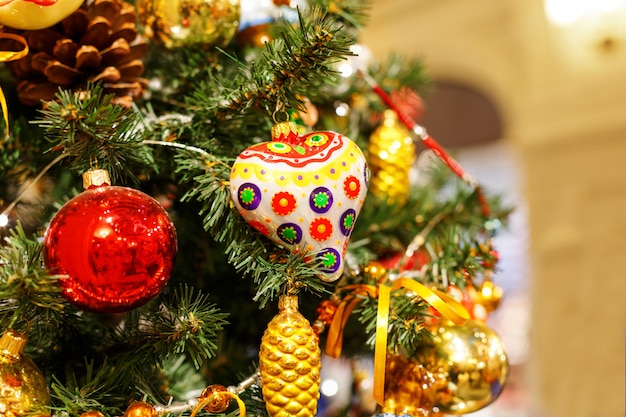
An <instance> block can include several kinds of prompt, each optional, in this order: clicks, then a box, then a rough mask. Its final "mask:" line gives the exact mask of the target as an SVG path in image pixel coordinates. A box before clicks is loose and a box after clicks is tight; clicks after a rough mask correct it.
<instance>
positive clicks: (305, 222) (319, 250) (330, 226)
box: [230, 122, 369, 281]
mask: <svg viewBox="0 0 626 417" xmlns="http://www.w3.org/2000/svg"><path fill="white" fill-rule="evenodd" d="M368 178H369V171H368V168H367V162H366V160H365V156H364V155H363V152H362V151H361V149H359V147H358V146H357V145H356V144H355V143H354V142H353V141H352V140H350V139H349V138H348V137H346V136H343V135H341V134H339V133H336V132H331V131H320V132H311V133H306V134H303V135H300V134H298V132H297V128H296V126H295V125H294V124H293V123H291V122H285V123H279V124H277V125H275V126H274V128H273V129H272V141H271V142H263V143H259V144H256V145H253V146H250V147H249V148H247V149H246V150H244V151H243V152H242V153H241V154H240V155H239V156H238V157H237V159H236V160H235V163H234V164H233V167H232V170H231V174H230V190H231V197H232V200H233V202H234V204H235V206H236V207H237V209H238V210H239V213H241V215H242V216H243V217H244V219H246V221H247V222H248V224H250V225H251V226H252V227H253V228H255V229H256V230H257V231H259V232H260V233H262V234H263V235H265V236H267V237H269V238H270V239H271V240H272V241H274V242H275V243H276V244H278V245H281V246H284V247H286V248H289V249H290V250H291V251H292V252H293V253H299V252H301V251H306V252H307V253H312V254H315V256H316V257H317V259H318V260H319V262H320V278H322V279H323V280H325V281H335V280H337V279H338V278H339V277H340V276H341V274H342V273H343V269H344V263H345V255H346V251H347V248H348V241H349V239H350V235H351V234H352V230H353V228H354V223H355V221H356V218H357V216H358V214H359V212H360V211H361V207H362V206H363V202H364V201H365V196H366V195H367V184H368Z"/></svg>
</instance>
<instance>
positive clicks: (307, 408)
mask: <svg viewBox="0 0 626 417" xmlns="http://www.w3.org/2000/svg"><path fill="white" fill-rule="evenodd" d="M278 309H279V312H278V314H277V315H276V316H274V318H273V319H272V320H271V321H270V323H269V324H268V326H267V329H266V330H265V333H264V334H263V339H262V341H261V350H260V352H259V362H260V363H259V365H260V374H261V386H262V389H263V398H264V400H265V404H266V408H267V411H268V413H269V415H270V416H271V417H288V416H298V417H313V416H315V414H316V412H317V400H318V399H319V396H320V394H319V387H320V370H321V362H320V355H321V352H320V347H319V340H318V338H317V335H316V334H315V332H314V331H313V328H312V327H311V324H310V323H309V321H308V320H307V319H306V318H304V316H303V315H302V314H300V312H299V311H298V298H297V297H296V296H291V295H285V296H281V297H280V299H279V302H278Z"/></svg>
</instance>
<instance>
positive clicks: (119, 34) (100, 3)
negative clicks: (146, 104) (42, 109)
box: [0, 0, 148, 106]
mask: <svg viewBox="0 0 626 417" xmlns="http://www.w3.org/2000/svg"><path fill="white" fill-rule="evenodd" d="M136 22H137V18H136V10H135V7H134V6H133V5H132V4H130V3H127V2H125V1H123V0H87V1H85V3H84V4H83V5H82V6H81V8H80V9H78V10H77V11H76V12H74V13H72V14H71V15H70V16H68V17H67V18H65V19H64V20H63V21H62V22H60V23H59V24H57V25H55V26H52V27H50V28H47V29H42V30H34V31H15V30H13V29H9V28H3V29H2V30H3V31H7V32H9V31H11V32H12V33H17V34H19V35H21V36H23V37H24V38H25V39H26V41H27V42H28V45H29V48H30V51H29V53H28V55H27V56H26V57H24V58H22V59H19V60H17V61H13V62H9V63H7V66H8V67H9V68H10V69H11V71H12V72H13V75H14V76H15V78H16V81H17V92H18V96H19V99H20V101H22V102H23V103H24V104H26V105H29V106H37V105H40V104H41V101H42V100H43V101H49V100H52V99H54V96H55V94H56V93H57V92H58V91H59V87H61V88H63V89H71V90H74V91H80V90H84V89H85V88H86V86H87V83H88V82H98V81H99V82H102V87H103V89H104V91H105V93H107V94H114V95H115V99H114V102H116V103H119V104H123V105H126V106H130V104H131V103H132V102H133V100H134V99H135V98H138V97H140V96H141V95H142V93H143V92H144V90H145V88H146V87H147V80H145V79H143V78H141V77H140V76H141V75H142V74H143V71H144V66H143V62H142V61H141V58H142V57H143V56H144V55H145V54H146V53H147V52H148V45H147V44H146V42H145V41H144V40H143V39H142V38H141V36H140V35H139V34H138V32H137V25H136ZM1 46H2V45H0V47H1Z"/></svg>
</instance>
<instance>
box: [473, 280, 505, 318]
mask: <svg viewBox="0 0 626 417" xmlns="http://www.w3.org/2000/svg"><path fill="white" fill-rule="evenodd" d="M503 295H504V291H503V290H502V288H500V287H499V286H497V285H496V284H494V283H493V282H492V281H491V280H486V281H484V282H483V283H482V284H481V285H480V288H479V289H478V291H477V294H476V303H477V304H480V305H482V306H484V307H485V310H487V312H488V313H491V312H492V311H495V310H496V309H497V308H498V306H500V301H502V296H503Z"/></svg>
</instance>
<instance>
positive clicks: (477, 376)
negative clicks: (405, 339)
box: [414, 320, 509, 415]
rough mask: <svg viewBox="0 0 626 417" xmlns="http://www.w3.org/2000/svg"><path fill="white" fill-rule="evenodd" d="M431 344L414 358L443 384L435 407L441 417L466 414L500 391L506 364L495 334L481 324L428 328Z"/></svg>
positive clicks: (485, 403) (489, 402) (498, 339)
mask: <svg viewBox="0 0 626 417" xmlns="http://www.w3.org/2000/svg"><path fill="white" fill-rule="evenodd" d="M430 331H431V333H432V335H433V340H432V344H429V345H427V346H424V347H422V348H420V349H419V350H418V352H417V353H416V355H415V356H414V358H415V359H416V360H418V361H419V362H420V363H422V364H423V365H424V367H425V368H426V369H427V370H428V371H430V372H431V373H432V374H433V376H434V377H435V378H436V379H438V380H441V379H443V381H444V384H443V386H442V387H441V388H440V390H438V392H437V400H436V402H435V406H436V407H437V409H438V411H440V412H442V413H444V414H454V415H460V414H468V413H473V412H475V411H478V410H480V409H482V408H484V407H486V406H487V405H489V404H491V403H492V402H493V401H495V400H496V398H498V396H499V395H500V394H501V393H502V390H503V389H504V385H505V383H506V380H507V378H508V376H509V362H508V357H507V355H506V352H505V349H504V346H503V344H502V341H501V340H500V338H499V337H498V336H497V335H496V333H495V332H494V331H493V330H492V329H491V328H489V327H488V326H487V325H486V324H485V323H481V322H479V321H476V320H469V321H468V322H467V323H466V324H465V325H463V326H456V325H454V324H453V323H451V322H449V321H445V320H444V321H440V322H439V323H438V324H436V325H434V326H433V327H432V328H431V329H430Z"/></svg>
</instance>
